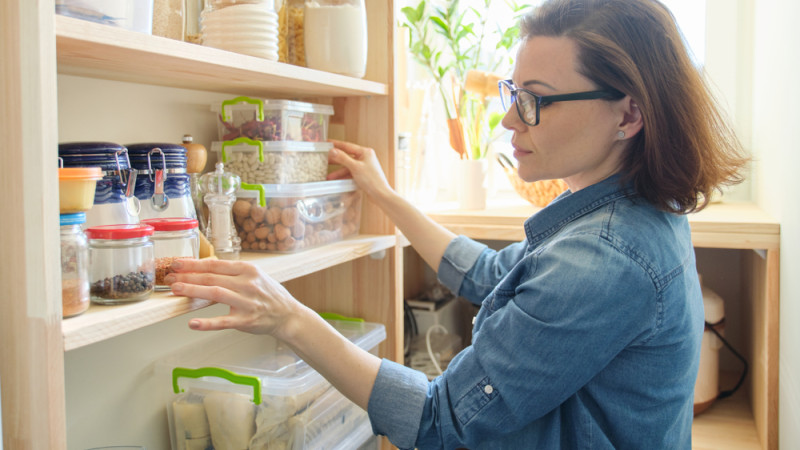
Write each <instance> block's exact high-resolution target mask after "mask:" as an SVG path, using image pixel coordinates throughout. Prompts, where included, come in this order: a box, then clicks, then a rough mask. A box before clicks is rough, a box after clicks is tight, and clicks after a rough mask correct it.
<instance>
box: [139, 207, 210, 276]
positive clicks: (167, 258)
mask: <svg viewBox="0 0 800 450" xmlns="http://www.w3.org/2000/svg"><path fill="white" fill-rule="evenodd" d="M142 223H143V224H145V225H150V226H151V227H153V237H152V238H151V239H152V240H153V253H154V257H155V286H154V290H156V291H168V290H169V284H167V283H166V282H165V281H164V277H166V276H167V275H169V274H170V273H172V263H173V262H174V261H175V260H178V259H187V258H188V259H197V257H198V256H199V254H200V234H199V233H198V230H197V219H191V218H187V217H168V218H156V219H145V220H142Z"/></svg>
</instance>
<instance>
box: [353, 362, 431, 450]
mask: <svg viewBox="0 0 800 450" xmlns="http://www.w3.org/2000/svg"><path fill="white" fill-rule="evenodd" d="M427 392H428V378H427V377H426V376H425V374H423V373H422V372H419V371H416V370H414V369H411V368H409V367H405V366H403V365H401V364H397V363H396V362H393V361H390V360H388V359H384V360H383V361H382V362H381V368H380V370H379V371H378V376H377V378H376V379H375V385H374V386H373V388H372V393H371V394H370V397H369V403H368V404H367V412H368V413H369V420H370V422H371V423H372V431H373V432H374V433H375V434H378V435H384V436H387V437H388V438H389V440H390V441H391V442H392V444H394V445H396V446H397V447H399V448H404V449H411V448H414V445H415V443H416V442H417V435H418V434H419V424H420V421H421V420H422V409H423V407H424V406H425V398H426V396H427Z"/></svg>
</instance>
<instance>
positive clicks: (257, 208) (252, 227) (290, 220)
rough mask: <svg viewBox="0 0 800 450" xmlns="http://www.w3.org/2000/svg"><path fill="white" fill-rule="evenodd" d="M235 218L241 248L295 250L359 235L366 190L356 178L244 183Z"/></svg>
mask: <svg viewBox="0 0 800 450" xmlns="http://www.w3.org/2000/svg"><path fill="white" fill-rule="evenodd" d="M233 221H234V225H235V226H236V232H237V233H238V234H239V237H240V238H241V240H242V250H245V251H267V252H277V253H293V252H297V251H300V250H305V249H308V248H313V247H318V246H320V245H323V244H329V243H332V242H336V241H340V240H342V239H343V238H346V237H349V236H353V235H356V234H358V232H359V228H360V225H361V191H359V190H358V189H357V188H356V185H355V183H354V182H353V180H333V181H319V182H314V183H298V184H259V185H248V184H243V185H242V189H240V190H239V191H238V192H237V194H236V202H235V203H234V204H233Z"/></svg>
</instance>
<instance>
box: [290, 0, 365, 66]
mask: <svg viewBox="0 0 800 450" xmlns="http://www.w3.org/2000/svg"><path fill="white" fill-rule="evenodd" d="M304 42H305V52H306V65H307V66H308V67H309V68H311V69H317V70H324V71H326V72H333V73H339V74H342V75H348V76H351V77H357V78H362V77H363V76H364V74H365V73H366V69H367V13H366V9H365V8H364V0H310V1H307V2H306V4H305V24H304Z"/></svg>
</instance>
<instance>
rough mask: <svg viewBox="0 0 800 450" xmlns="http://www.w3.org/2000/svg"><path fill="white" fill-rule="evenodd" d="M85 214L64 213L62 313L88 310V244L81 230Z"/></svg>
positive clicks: (62, 229) (73, 313)
mask: <svg viewBox="0 0 800 450" xmlns="http://www.w3.org/2000/svg"><path fill="white" fill-rule="evenodd" d="M85 222H86V213H84V212H77V213H70V214H61V216H60V224H61V306H62V308H61V313H62V317H65V318H66V317H72V316H77V315H78V314H82V313H84V312H86V310H87V309H89V303H90V302H89V243H88V242H87V240H86V235H85V234H84V233H83V230H81V225H83V224H84V223H85Z"/></svg>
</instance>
